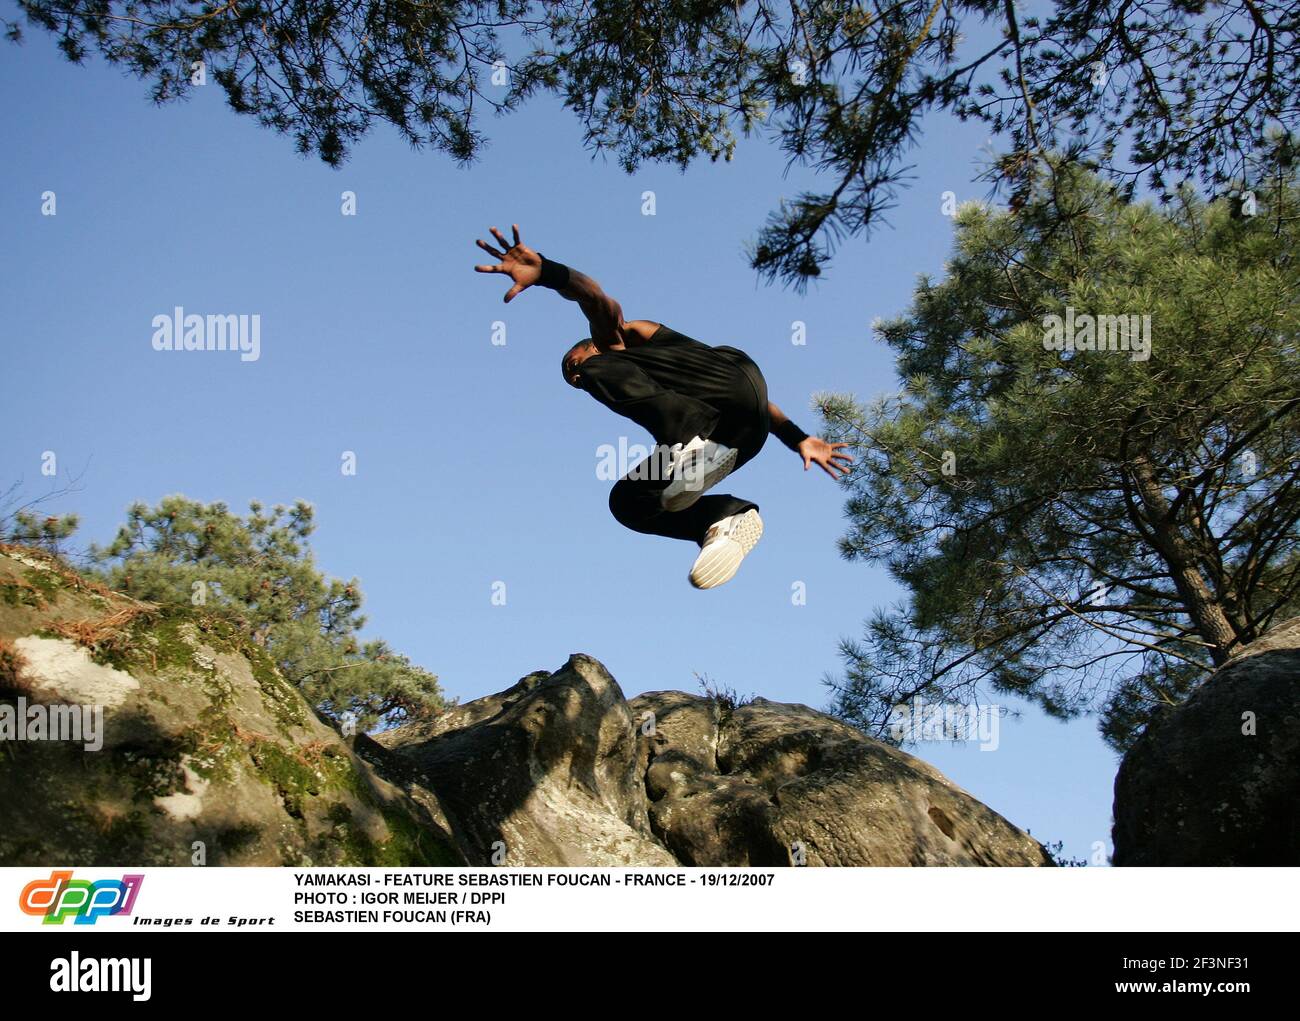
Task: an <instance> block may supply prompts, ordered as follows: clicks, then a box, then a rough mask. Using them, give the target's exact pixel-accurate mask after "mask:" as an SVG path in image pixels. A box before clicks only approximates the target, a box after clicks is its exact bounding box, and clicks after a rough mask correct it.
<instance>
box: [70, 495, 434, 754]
mask: <svg viewBox="0 0 1300 1021" xmlns="http://www.w3.org/2000/svg"><path fill="white" fill-rule="evenodd" d="M314 527H315V525H314V523H313V513H312V508H311V507H310V505H308V504H306V503H303V502H298V503H296V504H294V505H293V506H292V507H284V506H275V507H273V508H272V509H271V510H270V511H269V512H268V511H266V510H265V509H264V508H263V506H262V505H261V504H260V503H257V502H253V503H251V504H250V505H249V514H248V517H247V518H240V517H239V516H238V515H236V514H232V513H231V512H230V511H229V509H228V508H227V507H226V505H225V504H223V503H212V504H201V503H198V502H196V501H193V500H189V499H186V498H185V497H183V496H169V497H166V498H165V499H163V500H162V502H161V503H159V504H158V505H157V506H156V507H149V506H147V505H145V504H143V503H137V504H134V505H133V506H132V507H131V508H130V509H129V510H128V512H127V522H126V524H125V525H124V526H123V527H122V528H121V529H120V530H119V532H118V534H117V537H116V538H115V539H114V540H113V542H112V543H110V544H109V545H108V546H107V547H103V548H99V547H93V546H92V547H91V557H92V559H93V560H95V561H97V562H98V563H99V564H101V565H102V571H103V577H104V581H105V583H106V584H108V585H109V586H110V587H112V588H115V589H118V590H120V591H123V592H126V593H128V594H130V595H132V596H135V597H136V598H139V599H146V600H150V601H152V602H158V603H161V604H163V605H169V606H187V607H188V606H196V607H200V608H202V609H203V610H204V611H205V612H209V613H219V614H225V615H227V616H229V617H230V618H232V619H233V620H235V621H237V622H238V623H239V624H240V625H241V626H242V627H243V628H245V629H246V630H247V631H248V633H249V634H250V635H251V636H252V638H253V640H254V641H256V642H257V643H258V644H260V645H262V646H263V647H264V648H266V649H267V651H268V652H269V653H270V655H271V656H272V658H273V659H274V660H275V662H276V664H277V665H278V666H279V668H280V670H281V672H282V673H283V674H284V676H285V677H286V678H287V679H288V680H289V681H290V682H292V683H293V684H295V685H297V686H298V688H299V689H300V690H301V691H302V692H303V694H304V696H306V698H307V699H308V700H309V701H310V702H311V703H312V704H313V705H315V706H316V707H317V709H318V711H319V712H321V713H322V714H323V715H325V716H326V717H329V718H333V719H345V718H350V719H352V720H353V721H355V723H356V725H357V727H358V729H363V728H365V727H367V726H369V725H370V724H373V723H375V722H377V721H380V720H383V721H389V722H391V721H396V720H400V719H409V718H412V717H418V716H423V715H427V714H429V713H432V712H434V711H436V710H438V709H440V708H441V707H442V706H443V704H444V703H443V699H442V695H441V692H440V690H439V687H438V681H437V678H436V677H435V676H434V675H433V674H431V673H429V672H428V671H426V670H424V669H422V668H421V667H418V666H416V665H415V664H413V663H412V662H411V661H410V660H409V659H408V658H407V657H405V656H402V655H399V654H397V653H395V652H394V651H393V650H392V649H390V648H389V647H388V645H387V644H386V643H384V642H382V641H379V640H373V639H372V640H370V641H364V642H363V641H362V640H361V639H360V638H359V632H360V631H361V630H362V628H363V627H364V626H365V623H366V619H365V617H364V616H362V614H361V612H360V611H361V604H362V595H361V588H360V585H359V584H358V582H357V580H356V579H355V578H354V579H352V580H351V581H346V582H345V581H341V580H339V579H336V578H327V577H325V575H324V574H322V573H321V571H320V570H319V569H318V568H317V567H316V563H315V559H314V557H313V555H312V552H311V549H310V546H309V543H308V539H309V537H310V535H311V533H312V531H313V530H314Z"/></svg>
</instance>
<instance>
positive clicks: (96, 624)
mask: <svg viewBox="0 0 1300 1021" xmlns="http://www.w3.org/2000/svg"><path fill="white" fill-rule="evenodd" d="M157 612H158V608H157V607H156V606H151V605H150V604H148V603H136V604H135V605H132V606H124V607H122V609H120V610H117V611H115V612H113V613H110V614H108V615H107V616H104V617H97V618H95V619H94V620H61V621H57V622H55V623H53V624H50V625H48V626H47V628H46V630H48V631H51V632H53V633H54V634H56V635H58V636H59V637H60V638H66V639H68V640H69V641H72V642H76V643H77V644H78V645H80V646H82V647H83V648H85V649H89V650H90V651H91V652H92V653H94V654H96V655H99V656H101V657H103V656H107V657H109V658H114V657H122V656H125V655H126V654H127V653H128V652H148V650H147V649H141V648H139V647H138V646H137V644H136V643H135V641H134V638H133V636H132V635H131V633H130V631H129V628H130V626H131V625H132V624H133V623H135V621H136V620H137V619H138V618H140V617H150V616H153V615H154V614H156V613H157ZM150 655H152V654H150ZM153 668H154V669H155V670H157V668H158V663H157V660H156V658H155V661H154V664H153Z"/></svg>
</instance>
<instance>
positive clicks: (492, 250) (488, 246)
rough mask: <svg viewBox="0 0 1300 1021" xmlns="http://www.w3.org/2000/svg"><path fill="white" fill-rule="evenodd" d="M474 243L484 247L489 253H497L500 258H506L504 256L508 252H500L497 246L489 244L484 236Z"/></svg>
mask: <svg viewBox="0 0 1300 1021" xmlns="http://www.w3.org/2000/svg"><path fill="white" fill-rule="evenodd" d="M474 244H476V245H478V246H479V247H480V248H481V249H483V251H485V252H487V253H488V255H495V256H496V257H497V258H498V259H504V258H505V257H506V253H505V252H498V251H497V250H496V249H495V248H493V247H492V246H491V245H489V244H488V243H487V242H486V241H484V240H483V239H482V238H479V239H478V240H476V241H475V242H474ZM507 247H509V246H507Z"/></svg>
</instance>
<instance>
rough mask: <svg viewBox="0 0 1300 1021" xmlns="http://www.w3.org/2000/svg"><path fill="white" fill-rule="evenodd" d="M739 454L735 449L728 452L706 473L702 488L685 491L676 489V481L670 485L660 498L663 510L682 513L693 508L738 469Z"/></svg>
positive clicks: (688, 487)
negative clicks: (701, 498) (737, 458)
mask: <svg viewBox="0 0 1300 1021" xmlns="http://www.w3.org/2000/svg"><path fill="white" fill-rule="evenodd" d="M739 453H740V451H738V450H736V449H734V448H733V449H732V450H730V451H728V452H727V455H726V456H725V457H724V458H723V459H722V460H721V461H719V462H718V463H717V464H715V465H714V466H713V467H712V468H710V469H709V471H707V472H706V473H705V475H704V484H703V485H701V486H695V487H691V486H689V485H687V486H686V487H685V488H683V489H675V488H674V487H675V486H676V484H677V480H676V479H674V480H673V481H672V482H670V483H668V485H667V486H666V487H665V488H664V493H663V496H662V497H660V500H659V502H660V504H661V505H662V506H663V509H664V510H666V511H681V510H685V509H686V508H687V507H689V506H691V505H692V504H693V503H695V501H696V500H698V499H699V498H700V497H701V496H703V495H704V494H705V493H707V492H708V491H709V490H710V489H712V488H713V487H714V486H716V485H717V484H718V483H719V482H721V481H722V480H723V479H725V478H726V477H727V476H728V475H730V474H731V472H732V470H733V469H734V468H735V467H736V457H737V456H738V455H739Z"/></svg>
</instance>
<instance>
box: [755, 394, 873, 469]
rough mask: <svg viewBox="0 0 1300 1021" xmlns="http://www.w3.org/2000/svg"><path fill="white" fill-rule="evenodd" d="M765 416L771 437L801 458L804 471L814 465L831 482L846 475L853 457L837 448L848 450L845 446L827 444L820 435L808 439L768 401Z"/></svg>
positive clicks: (843, 444)
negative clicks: (768, 419)
mask: <svg viewBox="0 0 1300 1021" xmlns="http://www.w3.org/2000/svg"><path fill="white" fill-rule="evenodd" d="M767 414H768V417H769V418H770V419H771V423H772V424H771V427H770V431H771V433H772V435H773V436H775V437H776V438H777V439H778V440H780V441H781V442H782V443H784V444H785V445H786V446H787V447H789V448H790V449H791V450H793V451H794V452H795V453H796V454H798V455H799V456H800V457H802V458H803V470H804V471H807V470H808V469H809V468H811V467H812V466H813V465H814V464H817V465H820V466H821V468H822V471H824V472H825V473H826V474H827V475H829V476H830V477H831V478H833V479H838V478H840V477H841V476H842V475H846V474H847V473H848V470H849V465H850V464H852V463H853V457H852V455H850V454H845V453H843V452H842V451H841V449H840V448H841V447H847V446H848V444H847V443H827V442H826V441H825V440H823V439H822V438H821V437H819V436H809V435H808V434H807V433H806V432H804V431H803V430H802V429H800V428H799V427H798V426H797V425H795V424H794V423H793V422H792V421H790V418H789V416H788V415H786V413H785V412H784V411H782V410H781V409H780V408H778V407H777V406H776V405H775V404H773V403H772V402H771V401H768V402H767ZM837 473H838V474H837Z"/></svg>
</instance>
